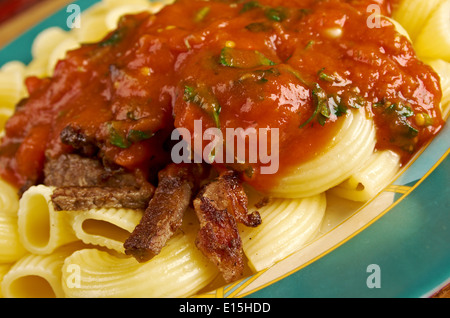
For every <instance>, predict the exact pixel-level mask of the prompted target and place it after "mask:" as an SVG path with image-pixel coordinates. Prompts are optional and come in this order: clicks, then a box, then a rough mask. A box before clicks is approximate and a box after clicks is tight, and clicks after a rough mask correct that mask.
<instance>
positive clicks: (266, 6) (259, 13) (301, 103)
mask: <svg viewBox="0 0 450 318" xmlns="http://www.w3.org/2000/svg"><path fill="white" fill-rule="evenodd" d="M392 3H393V2H390V1H385V0H359V1H346V0H341V1H338V0H327V1H315V0H296V1H289V2H286V1H281V0H258V1H208V2H205V1H196V0H194V1H193V0H179V1H177V2H176V3H175V4H173V5H170V6H167V7H165V8H164V9H163V10H162V11H161V12H159V13H158V14H156V15H151V14H148V13H141V14H136V15H129V16H125V17H123V18H122V19H121V21H120V23H119V26H118V28H117V29H116V30H115V31H113V32H111V33H110V34H109V35H108V36H107V37H106V38H105V39H104V40H102V41H101V42H99V43H94V44H86V45H83V46H82V47H81V48H79V49H77V50H74V51H71V52H69V53H68V55H67V58H66V59H64V60H61V61H60V62H59V63H58V64H57V66H56V68H55V71H54V75H53V76H52V78H45V79H37V78H29V79H27V81H26V84H27V87H28V90H29V98H27V99H26V100H23V101H22V102H20V104H19V105H18V106H17V110H16V112H15V114H14V115H13V117H12V118H11V119H10V120H9V121H8V122H7V125H6V135H5V137H4V138H3V140H2V145H1V147H0V174H1V175H2V176H3V177H4V178H6V179H7V180H9V181H10V182H12V183H14V184H15V185H17V186H18V187H22V186H25V185H27V184H28V185H29V184H35V183H38V182H40V181H41V180H42V173H43V172H42V171H43V167H44V164H45V160H47V159H48V158H56V157H58V156H59V155H61V154H63V153H69V152H73V151H74V149H73V147H72V146H69V145H67V144H64V143H63V142H62V140H61V132H62V131H63V130H64V129H65V128H66V127H68V126H71V127H75V128H76V129H78V130H79V131H81V132H82V133H83V135H84V136H87V137H88V138H89V139H90V140H93V141H94V142H95V145H96V146H97V147H98V149H99V150H98V153H96V154H95V155H96V156H99V157H100V158H102V160H103V161H107V162H111V163H114V164H117V165H119V166H121V167H125V168H127V169H129V170H131V171H139V173H144V174H146V175H148V176H149V178H150V176H151V175H152V174H155V171H157V170H158V169H159V168H160V167H162V166H163V165H164V164H166V163H168V162H169V161H170V160H171V159H170V146H171V142H170V136H171V132H172V131H173V129H175V128H187V129H188V130H190V131H193V130H194V121H195V120H202V123H203V128H204V129H206V128H211V127H214V128H218V129H220V130H221V131H223V132H224V133H225V131H226V129H227V128H243V129H247V128H268V129H269V130H270V129H274V128H278V129H279V132H280V136H279V159H280V170H279V171H278V173H277V174H275V175H273V176H270V177H268V176H261V173H260V167H261V163H256V164H249V163H239V164H232V165H230V166H231V167H232V168H234V169H236V170H239V171H241V172H242V176H243V179H245V180H246V181H247V182H249V183H250V184H251V185H253V186H254V187H255V188H257V189H260V190H267V189H268V188H270V187H272V186H274V185H276V182H277V180H278V178H279V177H280V176H282V175H283V174H284V173H287V171H289V168H291V167H293V166H295V165H298V164H300V163H301V162H304V161H305V160H308V159H311V158H312V157H313V156H314V155H316V154H317V153H318V152H319V151H320V150H321V149H322V147H323V146H324V145H326V143H327V141H329V140H330V139H331V138H332V137H333V135H334V134H335V133H336V130H337V129H338V128H339V125H340V123H341V122H342V119H343V118H344V115H345V113H346V112H348V111H351V110H352V109H365V111H366V113H367V116H373V118H374V120H375V123H376V127H377V148H378V149H393V150H395V151H397V152H398V153H400V154H401V155H402V158H403V159H404V161H406V160H408V159H409V158H410V157H411V155H412V154H413V153H414V152H415V151H417V150H418V149H419V148H420V147H421V146H422V145H423V144H424V143H426V142H427V141H428V140H429V139H430V138H431V137H432V136H434V135H435V134H437V133H438V131H439V130H440V129H441V127H442V125H443V120H442V118H441V114H440V112H439V103H440V100H441V91H440V86H439V78H438V76H437V74H436V73H435V72H434V71H433V70H432V69H431V68H430V67H428V66H427V65H425V64H423V63H422V62H421V61H419V60H418V59H417V57H416V55H415V53H414V50H413V47H412V45H411V43H410V42H409V41H408V40H407V39H406V38H405V37H403V36H401V35H400V34H399V33H397V32H396V30H395V28H394V26H393V25H392V23H390V22H389V21H388V20H386V19H380V25H379V26H378V27H376V28H369V27H368V26H367V21H368V19H369V18H371V16H370V14H371V13H370V12H367V7H368V5H370V4H376V5H378V6H379V7H380V10H381V11H380V12H381V13H382V14H384V15H389V14H390V12H391V9H392Z"/></svg>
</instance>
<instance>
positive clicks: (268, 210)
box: [240, 193, 326, 272]
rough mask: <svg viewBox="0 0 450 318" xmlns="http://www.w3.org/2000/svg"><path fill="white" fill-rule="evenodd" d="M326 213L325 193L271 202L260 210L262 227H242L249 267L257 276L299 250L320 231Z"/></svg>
mask: <svg viewBox="0 0 450 318" xmlns="http://www.w3.org/2000/svg"><path fill="white" fill-rule="evenodd" d="M325 210H326V196H325V194H324V193H321V194H318V195H316V196H312V197H308V198H302V199H272V200H270V202H269V203H268V204H267V205H265V206H264V207H262V208H261V209H259V210H258V211H259V212H260V214H261V217H262V219H263V220H264V221H263V223H262V224H261V225H260V226H259V227H257V228H255V229H252V228H245V227H241V228H240V230H241V237H242V241H243V245H244V252H245V255H246V256H247V258H248V259H249V265H250V267H251V268H252V269H253V270H254V271H255V272H259V271H261V270H263V269H265V268H268V267H270V266H272V265H273V264H275V263H276V262H278V261H280V260H282V259H283V258H285V257H287V256H289V255H291V254H293V253H294V252H296V251H298V250H300V249H301V248H302V247H303V246H304V245H305V243H306V242H307V241H308V240H309V239H311V238H312V237H313V236H314V235H315V234H317V231H318V230H319V228H320V225H321V224H322V221H323V217H324V215H325Z"/></svg>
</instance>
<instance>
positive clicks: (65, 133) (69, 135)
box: [60, 125, 98, 157]
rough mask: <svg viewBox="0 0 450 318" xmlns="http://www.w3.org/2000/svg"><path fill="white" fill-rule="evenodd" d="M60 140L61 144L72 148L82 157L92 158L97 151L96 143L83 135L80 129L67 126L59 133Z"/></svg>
mask: <svg viewBox="0 0 450 318" xmlns="http://www.w3.org/2000/svg"><path fill="white" fill-rule="evenodd" d="M60 138H61V141H62V143H63V144H66V145H68V146H72V148H73V149H74V150H76V151H77V152H79V153H80V154H82V155H84V156H87V157H92V156H93V155H94V154H95V153H96V152H97V151H98V147H97V144H96V141H95V140H94V139H93V138H91V137H88V136H87V135H86V134H85V133H83V131H82V130H81V128H78V127H75V126H72V125H69V126H67V127H66V128H64V129H63V130H62V131H61V134H60Z"/></svg>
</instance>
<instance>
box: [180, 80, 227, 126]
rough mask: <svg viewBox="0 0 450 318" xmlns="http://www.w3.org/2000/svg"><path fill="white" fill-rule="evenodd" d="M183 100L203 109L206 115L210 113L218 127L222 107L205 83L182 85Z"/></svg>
mask: <svg viewBox="0 0 450 318" xmlns="http://www.w3.org/2000/svg"><path fill="white" fill-rule="evenodd" d="M184 100H185V101H186V102H190V103H193V104H195V105H197V106H199V107H200V108H201V109H203V110H204V111H205V112H206V113H207V114H208V115H210V116H211V117H212V118H213V120H214V123H215V125H216V127H217V128H220V118H219V116H220V113H221V111H222V108H221V106H220V104H219V102H218V101H217V99H216V97H215V96H214V94H213V93H212V92H211V90H210V89H209V88H207V87H206V86H205V85H196V86H195V87H194V86H189V85H185V87H184Z"/></svg>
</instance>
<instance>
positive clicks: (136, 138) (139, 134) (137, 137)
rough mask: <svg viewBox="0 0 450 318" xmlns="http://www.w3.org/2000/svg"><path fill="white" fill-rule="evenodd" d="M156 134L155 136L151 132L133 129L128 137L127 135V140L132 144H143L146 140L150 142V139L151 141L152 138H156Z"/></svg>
mask: <svg viewBox="0 0 450 318" xmlns="http://www.w3.org/2000/svg"><path fill="white" fill-rule="evenodd" d="M154 135H155V134H153V133H151V132H146V131H141V130H134V129H131V130H130V131H129V132H128V135H127V140H128V141H129V142H130V143H133V144H134V143H137V142H141V141H144V140H148V139H150V138H152V137H153V136H154Z"/></svg>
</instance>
